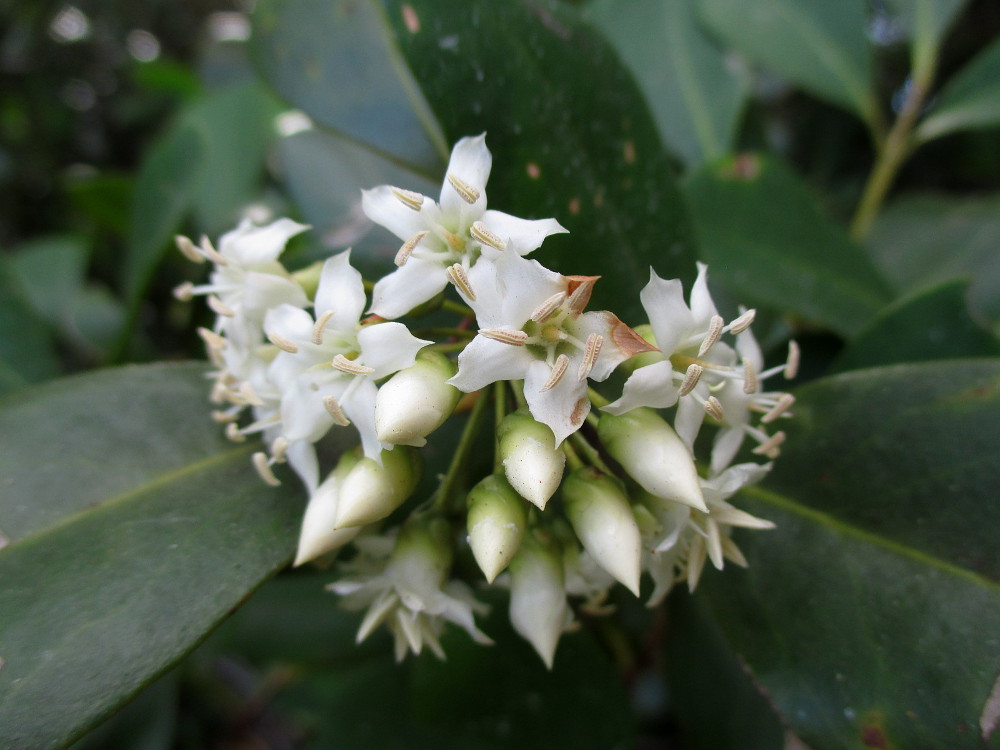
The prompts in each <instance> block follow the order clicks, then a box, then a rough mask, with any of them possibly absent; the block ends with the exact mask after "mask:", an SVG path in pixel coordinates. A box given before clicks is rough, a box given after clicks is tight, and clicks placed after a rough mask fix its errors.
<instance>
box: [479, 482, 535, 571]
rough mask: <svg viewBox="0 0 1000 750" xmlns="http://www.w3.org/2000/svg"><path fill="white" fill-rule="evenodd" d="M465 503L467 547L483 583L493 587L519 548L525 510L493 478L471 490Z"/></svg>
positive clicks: (507, 487)
mask: <svg viewBox="0 0 1000 750" xmlns="http://www.w3.org/2000/svg"><path fill="white" fill-rule="evenodd" d="M468 503H469V512H468V515H467V517H466V528H467V529H468V532H469V545H470V546H471V547H472V554H473V555H474V556H475V558H476V562H477V563H479V568H480V570H482V571H483V575H485V576H486V580H487V581H489V582H490V583H493V579H494V578H496V577H497V575H499V574H500V571H502V570H503V569H504V568H506V567H507V564H508V563H509V562H510V560H511V558H512V557H514V554H515V553H516V552H517V550H518V548H519V547H520V546H521V539H523V538H524V529H525V527H526V525H527V522H528V514H527V509H526V508H525V505H524V500H522V499H521V497H520V496H519V495H518V494H517V493H516V492H514V490H513V489H512V488H511V486H510V485H509V484H508V483H507V480H506V479H504V478H503V477H502V476H499V475H496V474H493V475H490V476H488V477H486V478H485V479H484V480H483V481H481V482H480V483H479V484H477V485H476V486H475V487H473V488H472V491H471V492H470V493H469V500H468Z"/></svg>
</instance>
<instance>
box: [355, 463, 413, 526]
mask: <svg viewBox="0 0 1000 750" xmlns="http://www.w3.org/2000/svg"><path fill="white" fill-rule="evenodd" d="M419 479H420V454H419V453H418V452H417V451H416V450H414V449H412V448H405V447H402V446H400V447H397V448H394V449H393V450H391V451H382V463H381V465H380V464H379V463H378V462H377V461H373V460H372V459H370V458H362V459H360V460H359V461H358V463H357V464H356V465H355V466H354V467H353V468H352V469H351V470H350V471H349V472H348V473H347V476H346V477H344V482H343V484H342V485H341V488H340V499H339V502H338V503H337V526H336V528H338V529H342V528H345V527H348V526H365V525H366V524H369V523H375V522H376V521H381V520H382V519H383V518H385V517H386V516H388V515H389V514H390V513H392V512H393V511H394V510H396V508H398V507H399V506H400V505H402V504H403V502H404V501H405V500H406V498H408V497H409V496H410V493H411V492H413V489H414V487H416V486H417V481H418V480H419Z"/></svg>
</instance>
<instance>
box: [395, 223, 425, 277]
mask: <svg viewBox="0 0 1000 750" xmlns="http://www.w3.org/2000/svg"><path fill="white" fill-rule="evenodd" d="M426 236H427V232H426V231H423V232H417V233H416V234H415V235H413V236H412V237H410V239H408V240H407V241H406V242H404V243H403V246H402V247H401V248H399V252H397V253H396V258H395V261H394V262H395V264H396V265H397V266H399V267H400V268H402V267H403V266H405V265H406V261H408V260H409V259H410V255H411V254H412V253H413V251H414V250H415V249H416V247H417V245H419V244H420V242H421V240H423V238H424V237H426Z"/></svg>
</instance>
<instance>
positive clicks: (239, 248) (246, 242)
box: [219, 219, 309, 266]
mask: <svg viewBox="0 0 1000 750" xmlns="http://www.w3.org/2000/svg"><path fill="white" fill-rule="evenodd" d="M307 229H309V226H308V225H307V224H299V223H298V222H297V221H292V220H291V219H278V220H277V221H275V222H273V223H271V224H268V225H267V226H265V227H258V226H254V225H253V224H251V223H250V222H249V221H243V222H241V223H240V225H239V226H238V227H237V228H236V229H234V230H233V231H231V232H227V233H226V234H224V235H223V236H222V237H221V238H220V239H219V252H221V253H222V255H223V256H225V257H226V258H232V259H233V260H235V261H236V262H237V263H239V264H240V265H242V266H256V265H259V264H262V263H270V262H272V261H274V260H276V259H277V258H278V256H279V255H281V253H282V252H283V251H284V249H285V245H286V244H287V243H288V240H290V239H291V238H292V237H294V236H295V235H297V234H299V233H301V232H304V231H305V230H307Z"/></svg>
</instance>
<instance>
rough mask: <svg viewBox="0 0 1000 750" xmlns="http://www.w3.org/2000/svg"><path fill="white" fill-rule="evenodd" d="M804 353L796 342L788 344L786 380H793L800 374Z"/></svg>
mask: <svg viewBox="0 0 1000 750" xmlns="http://www.w3.org/2000/svg"><path fill="white" fill-rule="evenodd" d="M801 355H802V352H801V350H800V349H799V345H798V344H797V343H796V342H795V341H789V342H788V359H787V360H785V379H786V380H791V379H792V378H794V377H795V376H796V375H798V374H799V358H800V357H801Z"/></svg>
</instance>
